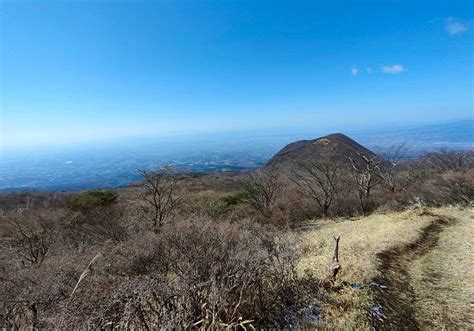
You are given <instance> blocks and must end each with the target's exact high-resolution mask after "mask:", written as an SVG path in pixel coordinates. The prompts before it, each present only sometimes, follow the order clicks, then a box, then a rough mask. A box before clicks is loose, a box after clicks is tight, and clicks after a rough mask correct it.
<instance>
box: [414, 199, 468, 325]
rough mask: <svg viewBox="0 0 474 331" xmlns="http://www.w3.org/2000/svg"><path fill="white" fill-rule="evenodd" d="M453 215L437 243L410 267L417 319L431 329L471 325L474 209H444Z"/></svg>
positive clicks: (446, 213) (444, 211)
mask: <svg viewBox="0 0 474 331" xmlns="http://www.w3.org/2000/svg"><path fill="white" fill-rule="evenodd" d="M435 212H436V213H438V214H440V215H445V216H448V217H453V218H454V219H455V220H456V223H455V224H454V225H453V226H450V227H448V228H446V229H445V230H444V231H443V232H442V233H441V234H440V237H439V241H438V245H437V246H436V247H434V248H433V249H432V250H431V251H430V252H428V253H427V254H426V255H424V256H423V257H422V258H420V259H419V260H417V261H416V262H415V263H413V265H412V266H411V268H410V275H411V276H412V279H413V284H414V290H415V295H416V302H417V307H418V308H419V309H417V311H416V318H417V319H418V320H419V321H420V324H422V325H425V326H426V327H427V328H431V329H470V328H472V327H473V326H474V317H473V314H472V309H473V307H474V266H473V263H474V241H473V234H474V210H473V209H472V208H471V209H466V210H461V209H456V208H449V209H448V208H443V209H440V210H436V211H435Z"/></svg>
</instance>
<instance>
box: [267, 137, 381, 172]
mask: <svg viewBox="0 0 474 331" xmlns="http://www.w3.org/2000/svg"><path fill="white" fill-rule="evenodd" d="M357 155H363V156H366V157H368V158H373V157H376V156H377V155H376V154H375V153H374V152H372V151H370V150H369V149H367V148H365V147H364V146H362V145H360V144H359V143H357V142H356V141H355V140H353V139H351V138H349V137H348V136H346V135H344V134H342V133H334V134H330V135H327V136H324V137H320V138H317V139H313V140H300V141H296V142H293V143H291V144H288V145H286V146H285V147H284V148H283V149H281V150H280V151H279V152H278V153H276V154H275V155H274V156H273V157H272V158H271V159H270V160H269V161H268V162H267V163H266V164H265V166H264V167H263V169H265V170H269V171H288V170H289V169H291V168H293V167H294V166H295V164H297V163H300V162H306V161H312V160H325V159H329V158H335V159H340V160H345V159H346V158H348V157H356V156H357Z"/></svg>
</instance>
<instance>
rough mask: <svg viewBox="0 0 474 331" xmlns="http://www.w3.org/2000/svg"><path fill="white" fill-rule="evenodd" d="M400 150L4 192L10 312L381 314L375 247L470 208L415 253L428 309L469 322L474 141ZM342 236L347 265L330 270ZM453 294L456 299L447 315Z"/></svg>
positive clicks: (304, 319) (272, 321) (40, 321)
mask: <svg viewBox="0 0 474 331" xmlns="http://www.w3.org/2000/svg"><path fill="white" fill-rule="evenodd" d="M403 151H404V150H403V149H397V150H395V154H393V155H392V158H393V159H392V160H397V162H396V163H394V162H392V163H390V162H388V161H386V160H385V161H382V160H381V159H376V158H374V159H365V160H356V159H351V160H331V163H330V164H322V163H318V164H316V163H311V164H306V165H304V166H303V165H301V168H299V169H295V171H293V172H291V173H289V174H288V175H281V174H277V173H271V172H265V171H261V172H257V173H255V174H252V175H246V176H243V175H238V174H219V175H202V174H195V175H189V174H178V173H175V172H174V171H173V170H172V169H169V168H165V169H163V171H161V172H157V173H149V172H144V173H143V175H144V181H143V182H142V183H141V184H140V185H137V186H134V187H129V188H125V189H117V190H114V191H89V192H76V193H23V194H12V195H9V196H0V208H1V210H0V240H1V241H0V245H1V253H0V262H1V265H0V299H1V300H0V327H3V328H27V327H32V328H49V329H52V328H61V329H69V328H116V327H117V328H171V327H178V328H235V327H244V328H251V327H270V328H292V327H313V328H314V327H337V328H339V327H348V328H360V327H370V326H371V324H373V317H372V319H371V316H370V312H371V309H372V308H373V306H374V301H375V300H377V295H378V294H377V289H376V288H374V286H375V285H370V282H371V281H373V280H376V279H377V277H379V276H380V273H381V272H382V271H381V262H380V260H379V259H378V258H377V257H380V255H377V254H378V253H380V252H387V251H390V250H392V249H395V248H399V247H405V248H404V249H405V250H407V249H408V248H409V247H410V246H409V245H410V243H416V242H417V241H418V239H419V238H420V234H421V233H422V232H423V231H425V230H426V229H427V227H428V226H430V224H433V222H435V221H436V217H435V216H433V215H434V214H439V215H442V214H448V215H451V216H450V217H453V218H455V219H456V220H458V219H459V222H456V224H455V225H453V226H450V227H446V229H445V230H443V232H442V233H440V237H439V245H438V246H436V247H431V246H430V250H429V251H426V252H423V255H422V256H420V257H419V258H418V257H416V256H411V257H410V259H409V261H408V260H407V261H405V262H406V265H407V266H410V274H409V275H408V273H407V274H406V275H404V277H405V278H406V279H408V277H410V280H409V281H410V288H413V293H414V294H413V295H416V297H417V298H419V301H420V302H421V303H420V305H419V307H421V308H423V309H420V311H423V310H429V312H428V313H426V314H424V313H423V314H422V315H419V316H418V315H417V316H416V318H417V320H419V321H420V322H421V323H431V324H430V325H432V326H434V327H438V326H446V327H449V326H459V327H468V326H469V323H470V321H468V319H467V318H468V315H467V314H468V312H467V310H466V306H467V303H466V302H467V301H466V300H468V295H470V293H472V287H469V284H470V283H472V282H471V279H472V270H471V269H463V268H465V267H466V266H467V265H469V262H470V261H469V259H471V261H472V256H470V255H469V252H470V250H469V247H470V246H469V247H464V246H463V245H472V238H470V237H469V236H468V233H469V231H472V230H471V229H472V226H471V224H472V223H470V221H471V220H472V219H471V218H469V217H468V214H469V213H471V214H472V211H473V210H472V207H468V206H470V205H472V202H473V199H474V187H473V185H472V183H473V182H474V180H473V179H474V178H473V176H474V170H473V167H472V159H473V155H472V153H468V152H466V153H461V154H462V155H460V154H459V153H454V154H453V153H451V152H445V151H442V152H440V153H438V154H432V155H428V156H426V157H424V158H422V159H418V160H412V161H410V162H399V161H400V160H399V159H398V158H400V153H402V152H403ZM338 162H339V163H338ZM341 162H342V163H341ZM387 162H388V163H387ZM309 170H310V171H309ZM308 176H310V177H308ZM328 201H330V203H328ZM446 204H456V205H459V206H464V207H463V208H466V209H464V210H463V211H461V209H459V208H461V207H459V208H458V209H456V208H451V207H450V208H448V207H440V206H443V205H446ZM427 208H429V209H430V211H429V212H426V210H427ZM433 208H434V209H433ZM423 211H425V212H423ZM366 214H370V215H369V216H367V217H362V216H361V215H366ZM322 216H325V217H324V218H321V217H322ZM308 220H313V221H308ZM335 235H340V236H341V239H340V240H341V241H340V245H341V247H340V256H339V257H340V259H339V260H340V265H341V266H342V269H341V270H340V271H339V273H338V274H337V278H336V279H335V282H334V279H331V281H330V282H329V283H328V282H327V279H328V266H329V263H330V262H331V256H332V254H333V253H332V250H333V247H332V246H333V237H334V236H335ZM457 242H458V243H457ZM459 242H460V243H459ZM407 245H408V246H407ZM452 255H455V256H456V258H457V259H458V260H457V262H458V263H456V264H455V265H454V263H451V262H450V258H452ZM407 259H408V255H407ZM438 260H439V261H438ZM402 262H403V261H402ZM449 268H451V269H449ZM456 268H458V269H456ZM338 270H339V269H338ZM333 271H334V270H333ZM385 271H386V270H385ZM426 279H429V280H430V281H431V282H432V283H433V284H434V285H433V286H435V289H434V292H432V291H433V288H432V286H431V285H426V284H427V283H426V282H425V280H426ZM328 284H329V286H328ZM430 284H431V283H430ZM446 284H451V285H449V286H448V287H449V288H451V287H452V288H454V289H455V290H453V291H454V292H453V293H454V294H450V293H448V287H447V285H446ZM354 287H355V288H354ZM356 288H357V289H356ZM470 291H471V292H470ZM429 293H431V294H433V293H436V295H429ZM438 294H439V295H438ZM395 295H396V293H395ZM441 297H442V298H443V300H441V299H440V298H441ZM425 298H426V300H425ZM444 303H449V304H450V306H451V307H452V309H450V310H444V314H438V313H437V310H436V309H435V307H437V309H439V307H440V305H442V304H444ZM434 315H436V316H437V318H434V317H432V316H434Z"/></svg>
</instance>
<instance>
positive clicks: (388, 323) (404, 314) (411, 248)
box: [370, 215, 456, 330]
mask: <svg viewBox="0 0 474 331" xmlns="http://www.w3.org/2000/svg"><path fill="white" fill-rule="evenodd" d="M455 222H456V220H455V219H454V218H449V217H446V216H439V215H433V221H432V222H431V223H430V224H429V225H428V226H426V227H425V228H423V229H422V230H421V234H420V236H419V237H418V238H417V239H416V241H414V242H411V243H408V244H406V245H403V246H398V247H395V248H392V249H389V250H386V251H383V252H380V253H378V254H377V257H378V259H379V261H380V266H379V272H380V276H378V277H377V278H375V279H374V283H376V284H377V286H376V287H375V289H374V306H373V307H372V311H371V312H370V319H371V324H372V326H373V328H374V329H376V330H394V329H397V330H419V329H420V325H419V324H418V322H417V320H416V319H415V317H414V311H415V309H416V300H415V294H414V291H413V287H412V285H411V280H410V275H409V272H408V269H409V266H410V264H412V263H413V262H414V261H416V260H417V259H419V258H420V257H422V256H423V255H424V254H426V253H428V252H429V251H430V250H431V249H432V248H434V247H435V246H436V245H437V243H438V239H439V235H440V233H441V232H442V231H443V230H444V229H445V228H446V227H447V226H451V225H453V224H454V223H455Z"/></svg>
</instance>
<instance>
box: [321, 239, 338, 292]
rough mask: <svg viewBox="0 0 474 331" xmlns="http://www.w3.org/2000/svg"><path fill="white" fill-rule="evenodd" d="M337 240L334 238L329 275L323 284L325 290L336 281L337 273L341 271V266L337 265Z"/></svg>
mask: <svg viewBox="0 0 474 331" xmlns="http://www.w3.org/2000/svg"><path fill="white" fill-rule="evenodd" d="M339 239H340V236H337V237H334V250H333V253H332V262H331V265H330V266H329V275H328V277H327V278H326V280H325V281H324V284H323V285H324V287H325V288H326V289H328V288H331V287H332V285H333V284H334V282H335V281H336V276H337V273H338V272H339V270H340V269H341V265H340V264H339Z"/></svg>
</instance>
